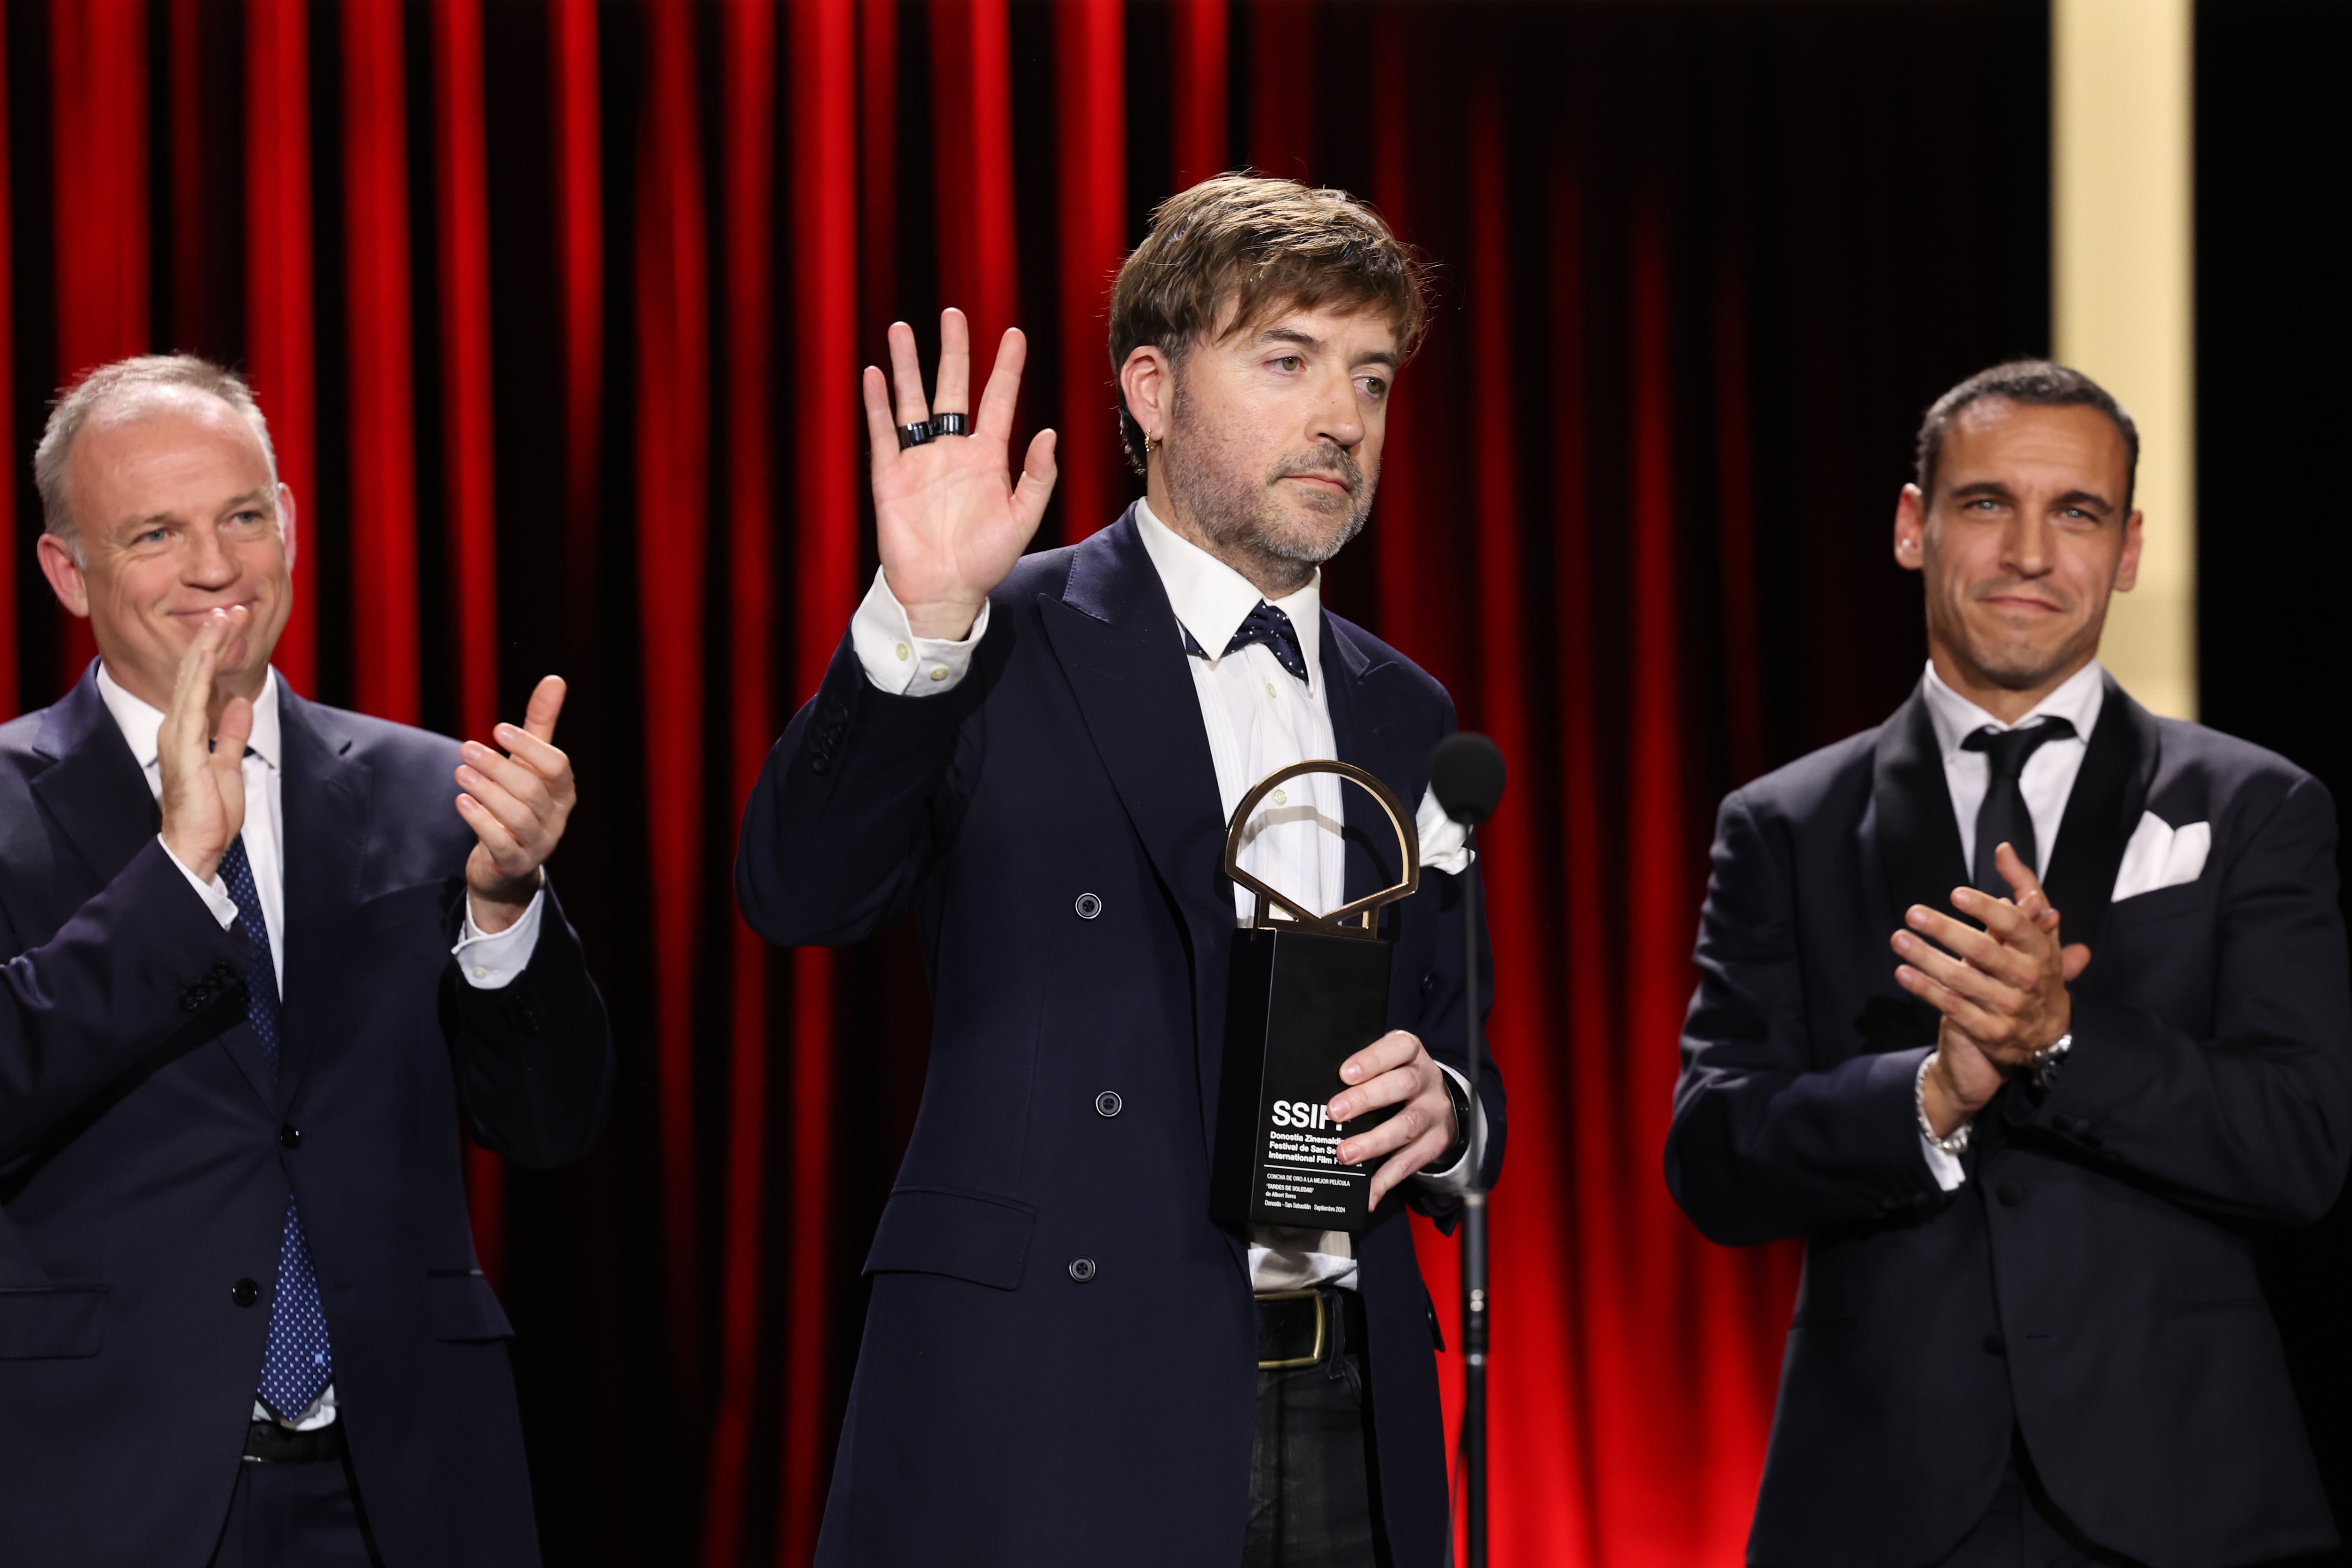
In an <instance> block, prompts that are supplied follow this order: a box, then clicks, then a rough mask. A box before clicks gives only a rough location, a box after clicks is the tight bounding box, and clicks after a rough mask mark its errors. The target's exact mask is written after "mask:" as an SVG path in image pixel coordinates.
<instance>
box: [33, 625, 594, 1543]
mask: <svg viewBox="0 0 2352 1568" xmlns="http://www.w3.org/2000/svg"><path fill="white" fill-rule="evenodd" d="M96 669H97V666H96V665H95V664H92V666H91V667H90V670H89V672H87V673H85V674H84V675H83V676H82V679H81V681H80V683H79V685H76V686H75V687H74V688H73V690H72V691H71V692H70V693H69V694H68V695H67V696H66V697H65V699H64V700H63V701H61V702H59V703H58V704H57V705H56V706H54V707H50V708H47V709H44V710H42V711H40V712H38V713H32V714H26V715H25V716H23V717H21V718H18V719H16V720H14V721H12V722H10V723H8V724H6V725H5V726H0V951H5V952H6V953H7V954H9V955H11V956H10V957H9V959H8V961H7V964H6V967H5V988H0V1206H5V1217H0V1477H5V1480H0V1560H5V1562H6V1563H9V1565H10V1568H47V1565H48V1564H66V1563H71V1564H75V1565H76V1568H80V1565H82V1564H109V1565H111V1564H132V1563H135V1564H139V1565H140V1568H173V1565H177V1564H186V1565H189V1568H195V1565H198V1564H202V1563H205V1562H206V1561H207V1560H208V1559H209V1558H210V1556H211V1554H212V1551H213V1547H214V1544H215V1541H216V1540H217V1538H218V1536H219V1533H220V1530H221V1524H222V1521H223V1520H224V1518H225V1517H226V1512H227V1509H228V1502H229V1493H230V1490H231V1489H232V1487H233V1485H234V1484H235V1482H236V1472H237V1466H238V1463H239V1456H240V1455H241V1454H242V1453H243V1451H244V1447H245V1432H246V1425H247V1420H248V1419H249V1417H250V1416H251V1414H252V1408H253V1390H254V1385H255V1383H256V1381H257V1379H258V1377H259V1375H260V1371H261V1355H262V1346H263V1343H264V1341H265V1340H266V1338H267V1335H268V1324H269V1301H270V1291H271V1289H272V1287H273V1284H274V1281H276V1278H277V1272H278V1241H279V1234H280V1231H281V1229H282V1228H283V1225H284V1221H285V1216H286V1201H287V1196H288V1194H289V1191H290V1192H292V1193H293V1194H295V1195H296V1196H297V1197H299V1200H300V1205H301V1212H302V1222H303V1227H304V1228H305V1230H306V1231H307V1232H308V1234H309V1236H310V1249H311V1252H312V1255H313V1257H314V1259H315V1260H316V1262H317V1265H318V1271H319V1283H320V1295H321V1297H322V1299H323V1301H324V1303H325V1306H326V1312H327V1322H328V1327H329V1331H330V1332H331V1334H332V1335H333V1340H334V1353H335V1391H336V1396H337V1399H338V1402H339V1404H340V1406H341V1419H342V1421H343V1423H344V1429H345V1432H346V1434H347V1440H348V1442H349V1445H350V1448H351V1454H352V1465H353V1468H354V1469H355V1471H356V1473H357V1475H358V1478H359V1484H360V1490H361V1494H362V1501H363V1504H364V1506H365V1507H366V1509H367V1512H368V1518H369V1521H370V1523H371V1525H372V1526H373V1529H374V1531H375V1534H376V1537H377V1540H378V1542H379V1543H380V1544H381V1546H382V1547H383V1552H384V1554H385V1558H386V1560H387V1561H388V1562H389V1563H392V1564H394V1568H400V1565H402V1564H406V1563H420V1564H424V1563H429V1564H436V1565H437V1564H448V1563H481V1564H486V1565H487V1564H493V1563H495V1564H499V1565H500V1568H505V1565H509V1564H512V1563H527V1562H533V1561H536V1560H537V1556H538V1549H537V1545H536V1542H535V1536H534V1531H533V1525H532V1521H531V1504H530V1479H529V1477H528V1475H527V1473H526V1472H525V1469H524V1466H523V1453H522V1434H521V1428H520V1423H519V1421H518V1418H517V1415H516V1409H515V1399H514V1385H513V1379H512V1375H511V1373H510V1372H509V1365H508V1356H507V1348H506V1344H505V1343H504V1342H505V1339H506V1337H507V1336H508V1335H509V1333H511V1331H510V1330H509V1327H508V1325H507V1319H506V1315H505V1313H504V1312H502V1311H501V1310H500V1308H499V1301H498V1299H497V1297H496V1296H495V1295H494V1294H493V1293H492V1292H491V1290H490V1287H489V1284H488V1281H486V1280H484V1279H483V1277H482V1273H481V1270H480V1269H479V1268H478V1265H477V1263H476V1260H475V1257H474V1249H473V1240H472V1237H471V1234H470V1232H469V1230H468V1228H467V1218H466V1195H465V1188H464V1183H463V1175H462V1171H461V1166H460V1155H459V1149H458V1126H459V1122H460V1119H461V1117H462V1119H463V1121H464V1123H465V1124H466V1125H467V1127H468V1128H470V1129H471V1131H472V1133H473V1134H474V1136H475V1137H476V1139H477V1140H478V1141H479V1142H481V1143H483V1144H485V1145H488V1147H490V1148H493V1149H496V1150H498V1151H499V1152H500V1153H502V1154H505V1155H508V1156H509V1157H510V1158H513V1159H516V1160H519V1161H520V1162H523V1163H525V1164H529V1165H540V1166H545V1165H555V1164H559V1163H562V1162H563V1161H565V1160H569V1159H572V1158H574V1157H576V1156H577V1155H580V1154H582V1153H583V1152H584V1151H585V1150H586V1149H587V1147H588V1146H589V1145H590V1144H591V1143H593V1141H594V1139H595V1136H596V1134H597V1132H598V1130H599V1128H600V1127H601V1125H602V1124H603V1122H604V1110H605V1103H606V1099H607V1095H608V1092H609V1083H610V1079H611V1075H612V1046H611V1040H610V1036H609V1033H608V1031H607V1030H606V1028H605V1022H604V1004H603V1003H602V1002H601V1001H600V1000H599V999H598V998H597V995H596V991H595V988H594V987H593V985H592V984H591V983H590V981H589V978H588V975H587V971H586V969H585V968H584V967H583V965H582V962H581V955H580V946H579V941H578V939H577V938H576V937H575V936H573V934H572V929H571V927H570V926H569V925H566V924H565V922H564V919H563V916H562V912H561V911H560V910H559V909H557V908H556V907H555V904H554V902H553V895H552V894H550V898H549V904H548V908H547V912H546V918H545V922H544V924H543V925H542V926H541V935H540V938H539V944H538V946H537V948H536V950H535V951H534V952H533V954H532V956H531V959H530V967H529V968H528V969H527V970H526V971H525V972H524V973H523V974H522V975H521V976H520V977H517V978H516V979H515V981H514V982H513V984H512V985H511V986H509V987H508V988H505V989H503V990H495V991H482V990H475V989H473V988H470V987H467V986H466V985H464V984H462V983H461V982H460V981H459V980H458V978H457V966H456V964H455V962H454V961H453V960H452V959H451V957H450V956H449V947H450V945H451V943H452V941H453V940H454V938H455V935H456V931H457V923H458V921H459V919H460V918H461V915H460V912H459V909H458V900H459V899H460V898H461V897H462V896H463V892H464V870H465V863H466V857H467V852H468V851H469V849H470V848H471V846H472V844H473V841H474V837H473V833H472V831H470V830H468V829H467V827H466V825H465V823H464V822H463V821H460V820H459V818H458V817H457V813H456V812H455V811H454V810H451V809H450V804H449V802H450V800H452V798H453V797H454V794H455V788H454V786H453V785H452V784H451V782H450V774H451V771H452V769H453V768H455V767H456V766H457V743H456V742H454V741H451V740H446V739H444V738H442V737H438V736H434V735H427V734H425V732H423V731H421V730H415V729H409V728H405V727H401V726H398V725H393V724H387V723H384V722H383V721H381V720H378V719H372V718H366V717H362V716H359V715H357V714H350V713H343V712H340V711H338V710H336V709H333V708H329V707H322V706H318V705H316V704H313V703H309V702H305V701H304V700H302V699H301V698H299V697H298V696H296V695H294V694H293V693H291V692H290V691H288V690H286V688H285V686H284V685H283V684H282V683H281V684H280V685H279V688H278V702H279V715H280V718H281V722H282V726H283V732H284V737H285V738H284V747H285V756H284V758H283V764H282V777H281V780H280V782H281V784H282V791H281V793H282V799H283V806H284V819H285V820H284V832H285V849H286V855H285V861H286V883H285V886H286V912H285V928H286V930H285V941H286V954H285V974H286V990H285V1010H284V1037H283V1047H282V1051H283V1057H282V1061H281V1062H280V1067H279V1071H278V1076H277V1078H276V1079H275V1080H274V1081H273V1079H272V1078H271V1076H270V1073H269V1071H268V1066H267V1065H266V1064H265V1062H264V1061H263V1059H262V1056H261V1051H260V1046H259V1044H258V1042H257V1040H255V1039H254V1036H253V1031H252V1030H251V1028H250V1027H249V1026H248V1025H247V1022H246V992H245V987H244V984H243V980H242V977H243V976H244V975H245V974H246V973H247V971H248V970H249V969H250V968H251V967H253V966H255V965H256V964H257V963H258V962H260V961H261V959H260V956H259V954H258V952H257V949H256V948H255V947H254V946H252V945H251V944H250V943H248V942H247V940H246V939H245V938H244V937H243V936H240V935H239V934H237V933H236V932H235V931H224V930H222V929H221V927H220V925H219V923H218V922H217V921H215V919H214V918H213V915H212V914H211V912H210V911H209V910H208V909H207V908H206V907H205V903H204V901H203V899H201V898H200V897H198V896H197V894H196V893H195V891H194V889H193V888H191V887H189V886H188V884H187V880H186V879H185V878H184V877H183V876H182V875H181V873H180V872H179V870H178V868H176V867H175V866H173V863H172V862H171V860H170V858H169V857H168V856H167V855H166V854H165V853H164V852H163V846H162V845H161V844H160V843H158V842H157V841H156V831H157V828H158V824H159V822H160V820H161V819H160V814H159V812H158V810H157V808H156V805H155V801H154V799H153V797H152V795H151V794H150V793H149V792H148V789H147V783H146V780H145V779H143V778H142V776H141V773H140V768H139V765H138V763H137V762H136V761H135V760H133V759H132V757H131V748H130V747H129V746H128V745H126V744H125V743H124V741H123V739H122V734H121V730H120V729H119V728H117V727H116V726H115V723H114V720H113V718H112V716H110V714H109V713H108V712H107V710H106V705H105V703H104V702H103V700H102V699H101V698H100V695H99V693H98V685H97V680H96ZM287 1128H292V1129H295V1130H297V1131H298V1132H299V1138H297V1137H294V1136H290V1135H287V1136H281V1131H282V1129H287ZM288 1144H292V1145H294V1146H293V1147H290V1148H289V1147H288V1146H286V1145H288ZM239 1279H250V1280H254V1281H258V1282H259V1284H260V1286H261V1293H260V1296H259V1298H258V1300H257V1301H255V1302H254V1303H253V1304H252V1305H250V1306H240V1305H238V1304H237V1302H236V1301H235V1300H234V1299H233V1297H232V1294H231V1291H232V1287H233V1286H234V1284H235V1282H236V1281H238V1280H239Z"/></svg>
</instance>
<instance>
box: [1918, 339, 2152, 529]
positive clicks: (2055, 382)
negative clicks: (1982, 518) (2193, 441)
mask: <svg viewBox="0 0 2352 1568" xmlns="http://www.w3.org/2000/svg"><path fill="white" fill-rule="evenodd" d="M1993 397H1997V398H2005V399H2007V400H2008V401H2009V402H2022V403H2031V404H2032V405H2033V406H2035V407H2037V408H2095V409H2097V410H2098V411H2099V412H2100V413H2104V414H2105V415H2106V416H2107V417H2108V418H2109V419H2111V420H2113V421H2114V422H2115V426H2116V433H2117V434H2120V435H2122V437H2123V438H2124V452H2125V460H2124V510H2125V511H2126V512H2128V511H2130V510H2131V507H2132V500H2133V498H2134V497H2135V495H2136V494H2137V491H2138V489H2139V426H2138V425H2137V424H2135V423H2132V416H2131V415H2130V414H2128V413H2125V412H2124V406H2123V404H2121V403H2119V402H2116V400H2115V395H2114V394H2113V393H2111V392H2108V391H2107V389H2106V388H2105V387H2103V386H2101V385H2100V384H2099V383H2098V382H2095V381H2093V380H2092V379H2091V378H2090V377H2088V376H2086V375H2084V373H2083V372H2082V371H2078V370H2075V369H2074V368H2073V367H2071V366H2068V365H2061V364H2056V363H2053V361H2049V360H2011V361H2009V362H2008V363H2006V364H2000V365H1995V366H1993V367H1992V369H1990V370H1989V371H1978V372H1977V373H1976V374H1975V375H1972V376H1970V377H1969V379H1968V380H1966V381H1964V382H1961V383H1960V384H1959V385H1958V386H1956V387H1954V388H1953V389H1952V390H1951V391H1949V392H1946V393H1945V394H1944V395H1943V396H1941V397H1939V398H1937V400H1936V401H1935V403H1934V404H1933V405H1932V406H1931V407H1929V409H1928V410H1927V417H1926V418H1925V419H1922V420H1921V421H1920V422H1919V441H1918V449H1917V453H1916V457H1915V459H1914V467H1913V475H1912V477H1913V478H1914V480H1915V481H1916V483H1917V484H1918V486H1919V497H1920V500H1921V502H1922V503H1923V504H1932V503H1933V502H1934V501H1935V499H1936V465H1937V464H1938V463H1940V462H1942V461H1943V456H1944V436H1945V434H1947V433H1948V431H1950V429H1951V428H1952V421H1954V420H1955V419H1958V417H1959V415H1960V411H1961V410H1962V409H1964V408H1966V407H1968V406H1969V404H1970V403H1974V402H1983V401H1984V400H1985V399H1987V398H1993Z"/></svg>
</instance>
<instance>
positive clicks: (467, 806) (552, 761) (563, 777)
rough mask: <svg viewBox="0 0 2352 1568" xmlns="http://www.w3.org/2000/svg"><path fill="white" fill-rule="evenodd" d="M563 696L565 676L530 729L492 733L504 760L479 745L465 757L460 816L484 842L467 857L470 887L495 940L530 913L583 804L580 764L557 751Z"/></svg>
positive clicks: (535, 703)
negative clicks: (544, 871)
mask: <svg viewBox="0 0 2352 1568" xmlns="http://www.w3.org/2000/svg"><path fill="white" fill-rule="evenodd" d="M563 690H564V688H563V678H562V676H560V675H550V676H548V677H547V678H546V679H545V680H543V681H541V682H540V683H539V685H538V687H537V689H536V690H534V691H533V692H532V693H531V694H530V705H529V706H527V707H526V708H525V709H524V710H523V718H522V727H521V728H520V729H518V728H516V727H514V726H513V725H510V724H502V725H500V726H499V727H498V728H497V729H496V730H494V731H493V732H492V736H493V738H495V739H496V740H497V741H498V743H499V746H502V747H506V750H505V752H504V753H503V754H501V753H500V752H499V751H498V750H496V749H494V748H492V747H488V746H484V745H482V744H481V743H480V742H479V741H473V740H469V741H467V742H466V744H465V747H463V749H462V752H461V755H462V756H463V757H464V758H465V760H464V761H463V762H462V763H460V764H459V765H458V768H457V786H458V788H459V789H463V790H465V791H466V792H465V793H464V794H462V795H460V796H458V797H457V815H459V816H460V817H463V818H464V819H465V820H466V825H467V827H469V828H471V829H473V830H474V837H475V838H476V840H478V842H477V843H476V844H475V845H474V852H473V853H472V854H470V855H468V856H467V857H466V887H467V892H468V893H469V894H472V897H473V913H474V924H475V925H478V926H479V927H481V929H482V930H483V931H484V932H487V933H497V932H499V931H503V930H505V929H506V928H507V927H508V926H509V925H513V924H514V923H515V922H516V921H518V920H520V919H521V918H522V915H523V911H524V910H526V909H528V908H530V901H531V900H532V899H533V898H535V897H537V896H538V894H539V887H540V881H541V876H540V869H539V868H540V867H541V865H543V864H544V863H546V861H547V857H548V856H550V855H551V854H553V853H554V852H555V846H556V844H557V843H558V842H559V841H562V837H563V827H564V824H565V823H566V822H567V821H570V820H571V817H572V806H573V805H574V804H575V803H576V802H577V800H578V799H579V794H578V791H577V790H576V789H574V788H573V785H572V759H571V758H569V757H566V756H565V755H564V754H563V753H562V752H561V751H559V750H557V749H556V747H555V720H556V716H558V715H560V714H561V713H562V711H563Z"/></svg>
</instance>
